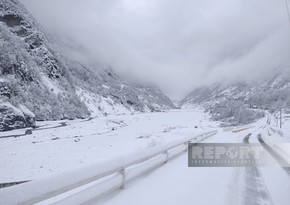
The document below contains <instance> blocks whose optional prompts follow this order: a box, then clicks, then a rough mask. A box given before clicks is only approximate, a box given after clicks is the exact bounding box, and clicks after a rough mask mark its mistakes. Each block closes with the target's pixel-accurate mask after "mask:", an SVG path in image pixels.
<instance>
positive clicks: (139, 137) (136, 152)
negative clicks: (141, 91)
mask: <svg viewBox="0 0 290 205" xmlns="http://www.w3.org/2000/svg"><path fill="white" fill-rule="evenodd" d="M64 122H65V123H67V126H61V127H57V128H53V127H54V126H58V125H59V123H61V122H41V123H38V125H40V126H41V127H40V128H41V129H43V128H48V129H43V130H37V131H33V134H32V135H27V136H24V137H19V138H1V139H0V150H1V155H0V167H1V172H0V183H1V182H10V181H22V180H35V179H40V180H42V181H45V179H46V181H51V182H53V184H55V183H56V184H58V186H60V185H61V184H63V183H65V182H66V181H68V180H78V179H79V178H82V177H86V176H90V175H92V174H96V173H101V172H102V171H104V170H109V169H113V168H114V167H115V166H119V165H121V164H124V163H125V164H126V163H128V162H130V161H132V160H134V159H137V158H138V157H140V156H145V155H146V153H147V155H149V154H150V153H153V152H154V151H156V150H158V149H161V148H162V147H164V146H168V145H170V144H174V143H177V142H179V141H180V140H183V139H186V138H189V137H192V136H195V135H197V134H198V133H201V132H204V131H209V130H216V129H218V134H217V135H214V136H212V137H210V138H208V139H207V140H206V141H205V142H206V143H207V142H209V143H213V142H214V143H236V142H238V143H242V142H243V139H244V138H245V136H247V135H248V134H249V133H251V134H252V135H251V136H250V138H249V143H257V142H258V140H257V136H258V134H261V135H262V136H263V139H265V140H266V141H267V142H283V143H287V142H290V140H289V138H288V137H287V136H286V134H285V133H287V130H290V129H289V127H288V126H289V125H288V124H287V123H284V128H283V129H282V130H280V131H281V132H283V133H284V134H283V136H281V135H279V134H277V133H273V131H271V132H268V130H271V129H270V126H266V119H262V120H260V121H258V122H256V123H254V124H252V125H250V126H246V127H235V128H228V129H224V128H219V127H218V125H219V123H218V122H213V121H210V120H209V116H208V115H207V114H205V113H203V112H202V111H201V110H198V109H197V108H196V109H194V110H192V109H191V110H186V109H184V110H171V111H168V112H160V113H139V114H134V115H131V114H129V115H128V114H127V115H118V116H109V117H98V118H93V119H92V120H76V121H62V123H64ZM271 126H273V125H271ZM195 127H197V128H195ZM243 128H247V129H243ZM273 128H275V127H273ZM275 129H278V128H275ZM21 131H24V130H21ZM233 131H235V132H233ZM14 132H15V131H14ZM18 132H19V131H18ZM8 133H9V132H8ZM269 133H270V134H269ZM271 133H272V134H271ZM1 134H2V133H1ZM5 134H6V135H7V133H5ZM276 149H278V150H280V151H281V150H282V149H281V147H276ZM282 151H283V150H282ZM284 151H285V150H284ZM288 151H289V150H288ZM160 157H162V156H160ZM160 157H159V158H156V159H154V160H153V161H152V162H147V164H148V166H150V163H153V164H154V163H156V164H158V163H160V162H159V160H161V158H160ZM163 157H164V156H163ZM27 159H29V160H27ZM80 170H88V171H86V172H83V173H84V175H83V176H75V175H76V173H78V172H79V171H80ZM134 170H135V171H134V172H131V173H130V175H128V177H129V178H130V177H133V176H135V175H136V173H137V172H138V170H139V169H138V166H136V167H134ZM139 171H141V170H139ZM60 175H62V176H63V179H64V181H62V182H59V183H57V179H59V178H57V177H56V176H58V177H59V176H60ZM54 176H55V177H54ZM108 177H112V179H111V180H120V178H121V176H120V175H118V176H117V175H116V176H115V175H114V176H108ZM288 180H289V175H287V174H286V172H285V171H284V170H283V169H282V168H280V167H278V168H277V167H275V168H273V167H271V168H261V167H258V168H256V169H255V168H254V169H253V168H243V167H242V168H234V167H229V168H217V167H216V168H215V167H213V168H189V167H187V154H183V155H181V156H179V157H178V158H176V159H173V160H171V161H169V162H168V163H167V164H165V165H163V166H161V167H159V168H157V169H156V170H154V171H152V172H149V173H147V174H145V175H143V176H141V177H138V178H137V179H135V180H133V181H131V182H129V183H128V184H126V186H125V189H124V190H118V191H115V192H112V193H110V194H109V195H106V196H104V197H103V198H101V199H99V200H96V201H95V204H96V205H98V204H105V205H110V204H112V205H118V204H120V205H121V204H126V205H130V204H141V205H142V204H150V205H155V204H156V205H160V204H167V205H171V204H172V205H173V204H174V205H175V204H182V205H187V204H193V203H196V204H199V205H200V204H201V205H202V204H215V205H218V204H223V205H224V204H229V205H232V204H249V202H250V201H251V200H254V202H255V203H256V204H282V205H284V204H285V205H288V204H289V203H288V202H289V201H290V196H289V194H288V193H290V184H289V183H288ZM37 181H38V180H35V182H32V183H31V184H32V185H33V183H37ZM97 183H102V182H93V183H91V184H88V185H86V186H84V187H80V188H79V189H80V190H84V189H88V194H93V193H95V191H94V186H96V184H97ZM90 186H91V187H90ZM18 189H19V190H18V191H21V186H19V188H18ZM45 189H50V187H46V188H45V187H43V188H42V189H41V190H42V191H43V190H45ZM79 189H76V190H72V191H71V192H70V194H71V193H75V194H76V193H78V191H80V190H79ZM41 190H39V191H41ZM0 192H1V190H0ZM68 195H69V194H68V193H67V194H64V195H63V196H61V197H65V196H68ZM47 203H48V202H45V203H43V204H47ZM48 204H49V203H48Z"/></svg>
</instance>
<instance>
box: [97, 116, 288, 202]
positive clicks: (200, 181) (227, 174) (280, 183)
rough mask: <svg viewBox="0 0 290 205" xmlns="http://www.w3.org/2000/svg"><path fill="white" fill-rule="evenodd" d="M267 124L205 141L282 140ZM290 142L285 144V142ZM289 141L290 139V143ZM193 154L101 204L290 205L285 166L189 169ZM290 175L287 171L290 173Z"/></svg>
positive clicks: (130, 185) (113, 195) (104, 199)
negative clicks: (272, 132) (247, 138)
mask: <svg viewBox="0 0 290 205" xmlns="http://www.w3.org/2000/svg"><path fill="white" fill-rule="evenodd" d="M265 124H266V120H265V119H262V120H260V121H258V122H257V123H255V124H254V126H253V127H252V128H250V129H247V130H244V131H241V132H237V133H233V132H223V131H222V130H221V129H220V131H219V133H218V134H217V135H214V136H213V137H211V138H209V139H207V140H205V141H204V142H205V143H215V142H218V143H227V142H229V143H236V142H238V143H243V141H244V139H245V137H246V136H247V135H248V134H250V133H251V136H250V137H249V140H248V141H249V142H250V143H258V139H257V136H258V135H259V134H260V133H261V135H262V136H263V138H267V139H268V140H270V141H271V139H272V140H273V141H277V139H279V137H281V136H279V135H276V134H271V135H268V132H267V127H266V126H265ZM285 141H287V139H284V142H285ZM288 142H290V140H289V139H288ZM187 163H188V158H187V154H183V155H181V156H180V157H178V158H177V159H176V160H173V161H170V162H168V163H167V164H166V165H164V166H162V167H160V168H158V169H157V170H156V171H154V172H151V173H148V174H147V175H145V176H143V177H140V178H139V179H137V180H136V181H133V182H131V183H129V184H128V185H127V186H126V188H125V189H124V190H118V191H115V192H114V193H111V194H110V195H107V196H105V197H103V198H102V199H101V200H98V201H96V203H95V205H100V204H104V205H119V204H120V205H121V204H127V205H128V204H140V205H143V204H144V205H145V204H146V205H147V204H150V205H159V204H167V205H175V204H182V205H189V204H199V205H207V204H215V205H217V204H221V205H226V204H228V205H233V204H246V205H252V204H261V205H266V204H278V205H288V204H289V203H290V195H289V193H290V175H289V174H287V168H280V167H278V168H277V167H241V168H237V167H212V168H202V167H200V168H193V167H188V165H187ZM285 170H286V172H285Z"/></svg>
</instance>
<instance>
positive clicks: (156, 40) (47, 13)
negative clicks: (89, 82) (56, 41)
mask: <svg viewBox="0 0 290 205" xmlns="http://www.w3.org/2000/svg"><path fill="white" fill-rule="evenodd" d="M20 1H21V2H22V3H23V4H24V5H25V6H26V7H27V8H28V10H30V11H31V12H32V14H33V15H34V17H35V18H36V19H37V20H38V21H39V22H40V23H41V24H42V25H43V26H44V27H45V28H47V29H48V30H52V31H54V32H59V33H61V34H65V35H69V36H70V37H71V38H74V39H76V40H77V41H78V42H79V43H81V44H82V45H84V46H85V47H87V48H88V49H89V50H90V51H92V53H93V54H94V57H95V58H96V60H98V61H101V62H105V63H107V64H110V65H112V67H113V68H114V69H115V71H116V72H117V73H119V74H120V75H123V76H127V77H133V78H136V79H142V80H144V81H147V82H152V83H154V84H157V85H159V86H160V87H161V88H162V89H163V90H164V91H165V93H167V94H168V95H169V96H170V97H172V98H173V99H179V98H182V97H184V95H186V94H187V93H188V92H190V91H191V90H193V89H194V88H196V87H198V86H200V85H210V84H212V83H216V82H220V81H225V80H237V79H238V80H241V79H245V80H253V79H256V78H260V77H264V76H265V74H270V73H272V72H273V71H275V70H277V69H283V68H287V67H289V66H290V58H289V57H290V24H289V22H288V19H287V13H286V7H285V2H284V1H282V0H281V1H280V0H279V1H263V0H235V1H234V0H220V1H216V0H203V1H192V0H181V1H176V0H106V1H101V0H84V1H79V0H49V1H48V0H20Z"/></svg>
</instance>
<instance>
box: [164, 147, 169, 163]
mask: <svg viewBox="0 0 290 205" xmlns="http://www.w3.org/2000/svg"><path fill="white" fill-rule="evenodd" d="M165 154H166V161H165V162H164V164H166V163H167V162H168V159H169V153H168V150H166V151H165Z"/></svg>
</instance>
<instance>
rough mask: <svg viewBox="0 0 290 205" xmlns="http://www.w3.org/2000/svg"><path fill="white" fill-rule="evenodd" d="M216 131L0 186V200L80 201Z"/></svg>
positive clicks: (24, 203) (121, 185) (108, 189)
mask: <svg viewBox="0 0 290 205" xmlns="http://www.w3.org/2000/svg"><path fill="white" fill-rule="evenodd" d="M216 133H217V131H211V132H206V133H203V134H200V135H198V136H196V137H190V138H189V137H188V138H184V139H182V140H179V141H178V142H174V143H169V144H166V145H164V146H161V147H157V148H155V149H154V148H153V149H150V150H146V151H144V152H142V153H140V154H138V155H137V156H133V155H130V156H126V157H120V158H118V159H116V160H111V161H109V162H105V163H103V164H98V165H94V166H90V167H86V168H82V169H79V170H74V171H71V172H69V173H64V174H60V175H55V176H52V177H48V178H45V179H42V180H36V181H31V182H28V183H25V184H20V185H17V186H13V187H8V188H5V189H2V190H0V199H1V203H0V204H2V203H3V204H5V205H6V204H7V205H8V204H9V205H14V204H21V205H28V204H29V205H30V204H35V203H39V202H43V201H49V200H51V198H53V201H51V202H49V203H50V204H62V205H65V204H68V205H74V204H83V203H87V202H89V201H91V200H94V199H96V198H98V197H100V196H102V195H104V194H106V193H108V192H112V191H114V190H117V189H120V188H124V186H125V184H126V183H127V182H128V181H130V180H132V179H134V178H135V177H137V176H140V175H142V174H144V173H146V172H148V171H150V170H152V169H154V168H156V167H158V166H160V165H162V164H164V163H166V162H167V161H168V160H169V159H172V158H174V157H175V156H177V155H179V154H180V153H182V152H184V151H186V150H187V144H188V142H190V141H192V140H194V141H196V142H198V141H202V140H204V139H206V138H208V137H210V136H212V135H215V134H216Z"/></svg>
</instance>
